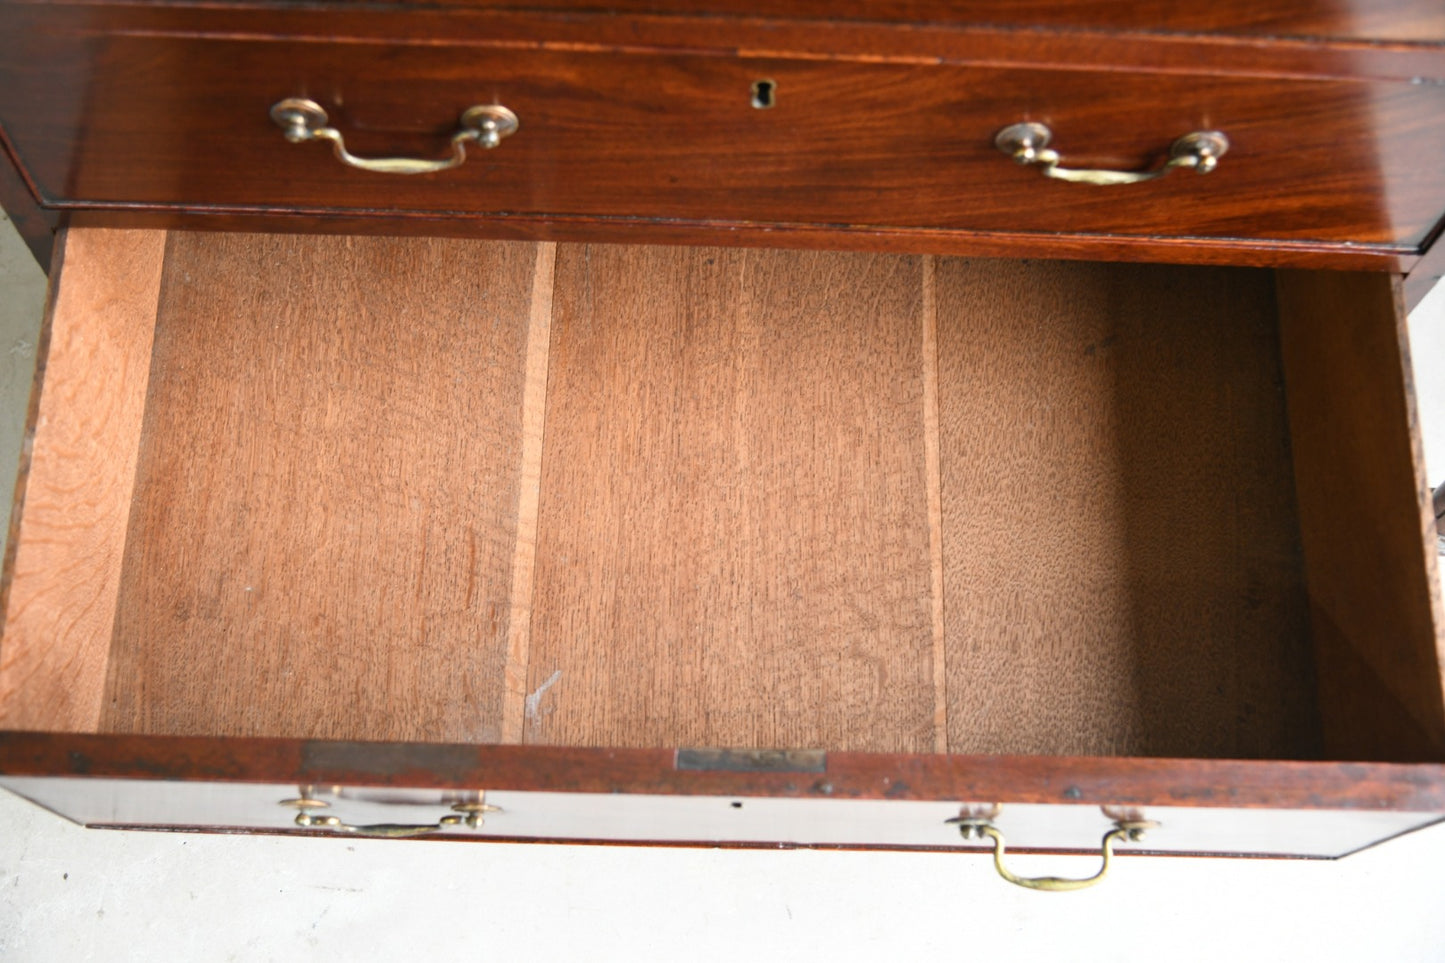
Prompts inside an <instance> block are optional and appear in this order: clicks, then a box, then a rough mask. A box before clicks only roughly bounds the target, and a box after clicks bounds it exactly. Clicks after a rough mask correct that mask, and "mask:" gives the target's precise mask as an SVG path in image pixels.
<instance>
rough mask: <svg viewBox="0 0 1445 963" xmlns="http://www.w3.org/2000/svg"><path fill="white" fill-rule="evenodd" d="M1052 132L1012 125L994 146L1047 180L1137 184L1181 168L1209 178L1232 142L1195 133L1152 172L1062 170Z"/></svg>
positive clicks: (1218, 135) (1035, 125)
mask: <svg viewBox="0 0 1445 963" xmlns="http://www.w3.org/2000/svg"><path fill="white" fill-rule="evenodd" d="M1053 137H1054V134H1053V131H1051V130H1049V129H1048V127H1046V126H1044V125H1043V124H1039V123H1034V122H1027V123H1022V124H1010V125H1009V126H1008V127H1005V128H1004V129H1003V130H1001V131H999V132H998V134H997V135H996V136H995V137H994V139H993V142H994V146H995V147H997V148H998V149H999V150H1001V151H1003V152H1004V153H1005V154H1008V155H1009V156H1010V157H1012V158H1013V159H1014V160H1015V161H1017V162H1018V163H1020V164H1031V165H1034V166H1036V167H1038V168H1039V170H1040V171H1041V172H1042V173H1043V175H1044V176H1045V177H1052V178H1053V179H1055V180H1059V181H1070V182H1072V183H1075V184H1097V185H1101V186H1103V185H1109V184H1137V183H1139V182H1140V181H1152V180H1155V179H1156V178H1160V177H1163V176H1164V175H1166V174H1168V173H1169V172H1170V171H1172V170H1175V169H1176V168H1180V167H1191V168H1193V169H1194V172H1195V173H1196V174H1208V173H1209V172H1210V171H1212V170H1214V169H1215V168H1216V167H1218V166H1219V158H1221V157H1223V156H1224V155H1225V153H1226V152H1227V151H1228V150H1229V138H1228V137H1226V136H1224V134H1223V133H1221V132H1220V131H1217V130H1196V131H1195V132H1194V133H1192V134H1185V135H1184V136H1183V137H1181V138H1179V139H1178V140H1176V141H1175V142H1174V143H1173V145H1172V146H1171V147H1170V148H1169V160H1168V161H1166V162H1165V164H1164V165H1163V166H1162V167H1158V168H1155V169H1154V170H1149V171H1111V170H1084V169H1078V168H1073V167H1060V166H1059V165H1060V164H1062V163H1063V162H1064V159H1063V158H1062V157H1060V156H1059V153H1058V151H1055V150H1051V149H1050V148H1049V141H1051V140H1053Z"/></svg>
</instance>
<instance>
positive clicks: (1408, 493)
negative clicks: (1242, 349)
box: [1279, 271, 1445, 760]
mask: <svg viewBox="0 0 1445 963" xmlns="http://www.w3.org/2000/svg"><path fill="white" fill-rule="evenodd" d="M1279 303H1280V340H1281V344H1282V346H1283V357H1284V365H1285V377H1286V383H1287V385H1288V388H1289V401H1290V404H1289V415H1290V432H1291V438H1292V445H1293V448H1294V456H1295V475H1296V484H1297V487H1298V490H1299V514H1300V528H1301V532H1302V535H1303V539H1304V552H1305V561H1306V565H1307V568H1308V572H1309V592H1310V621H1311V623H1312V626H1313V632H1314V638H1315V644H1316V648H1317V660H1318V663H1319V676H1320V704H1321V707H1322V711H1323V716H1324V725H1325V728H1324V733H1325V739H1326V748H1327V749H1328V751H1329V752H1330V753H1332V754H1334V755H1336V756H1337V757H1340V756H1343V757H1349V758H1366V759H1391V760H1397V759H1408V760H1414V759H1430V760H1441V759H1445V683H1442V673H1445V606H1442V603H1441V597H1440V571H1439V559H1438V556H1437V549H1436V545H1435V538H1434V533H1435V511H1434V506H1433V504H1432V500H1431V493H1430V488H1429V484H1428V482H1427V480H1426V477H1425V465H1424V457H1423V454H1422V450H1421V442H1420V435H1419V428H1418V425H1417V423H1416V418H1417V413H1416V410H1415V397H1414V386H1413V384H1412V375H1411V371H1412V368H1411V364H1410V353H1409V351H1410V349H1409V339H1408V335H1407V333H1406V328H1405V312H1404V306H1403V303H1402V300H1401V291H1400V285H1399V281H1398V280H1397V279H1394V278H1390V277H1386V276H1375V275H1351V274H1330V273H1325V272H1293V271H1291V272H1281V274H1280V275H1279Z"/></svg>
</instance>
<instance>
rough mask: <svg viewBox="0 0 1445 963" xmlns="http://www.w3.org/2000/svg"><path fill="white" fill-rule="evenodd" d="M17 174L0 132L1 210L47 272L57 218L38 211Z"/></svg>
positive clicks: (55, 214)
mask: <svg viewBox="0 0 1445 963" xmlns="http://www.w3.org/2000/svg"><path fill="white" fill-rule="evenodd" d="M20 171H21V168H20V162H19V161H18V160H16V159H15V154H14V152H13V151H12V150H11V147H10V143H9V141H8V140H6V138H5V132H4V131H3V130H0V208H4V210H5V214H6V215H7V216H8V217H9V218H10V223H12V224H14V225H15V230H16V231H18V232H19V233H20V237H21V238H22V239H23V240H24V241H25V246H26V247H28V248H30V253H31V254H33V255H34V256H35V260H36V262H37V263H38V264H39V265H40V269H41V270H42V271H47V272H48V271H49V270H50V259H51V256H52V254H53V252H54V250H55V230H56V224H57V220H58V217H59V214H58V213H57V212H55V211H48V210H44V209H42V208H41V207H40V201H39V199H38V198H37V197H36V196H35V193H34V192H33V191H32V190H31V189H30V185H29V184H28V183H26V181H25V178H24V177H23V175H22V174H21V172H20Z"/></svg>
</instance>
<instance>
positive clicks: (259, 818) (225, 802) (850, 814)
mask: <svg viewBox="0 0 1445 963" xmlns="http://www.w3.org/2000/svg"><path fill="white" fill-rule="evenodd" d="M0 785H3V786H4V787H5V788H7V789H9V790H11V791H12V792H15V793H16V794H18V795H20V796H23V797H25V798H27V799H29V800H31V801H33V802H36V803H39V804H40V805H42V806H44V807H46V808H47V809H50V810H52V811H54V812H57V813H59V814H61V815H63V816H66V817H68V818H70V819H73V820H74V821H76V822H79V823H82V824H84V825H88V826H95V827H118V828H144V827H150V828H175V829H205V830H218V831H219V830H228V829H229V830H235V829H246V830H251V831H260V832H306V831H313V832H314V831H322V832H329V833H333V834H337V835H342V836H356V835H360V836H376V837H388V836H390V837H392V838H395V837H397V836H401V835H408V836H417V835H435V836H444V837H446V838H449V839H490V840H496V841H509V840H510V841H526V840H536V839H553V840H574V841H580V842H607V843H690V844H695V845H705V846H716V845H739V846H758V847H765V848H775V847H777V846H779V845H784V846H788V845H792V846H804V847H846V848H851V847H859V848H875V847H876V848H888V849H951V850H959V851H978V850H979V849H980V848H981V844H980V843H978V842H975V841H966V840H964V839H963V838H961V836H960V833H959V831H958V828H957V826H956V825H955V823H954V822H951V820H955V819H956V818H957V817H958V816H959V815H960V813H975V812H987V813H988V815H989V822H990V823H991V824H992V825H993V826H995V827H996V828H997V829H998V830H999V832H1000V833H1002V834H1003V835H1004V837H1005V839H1006V841H1007V843H1008V845H1009V847H1010V848H1019V849H1024V850H1050V851H1065V852H1085V851H1089V850H1097V849H1098V848H1099V840H1100V838H1101V837H1102V836H1103V834H1104V833H1106V832H1108V831H1109V830H1110V829H1112V828H1113V826H1114V825H1115V822H1114V821H1115V817H1116V816H1117V815H1118V814H1117V813H1115V812H1113V811H1111V810H1110V809H1108V807H1104V808H1100V807H1098V806H1083V805H1080V806H1050V805H1037V804H1011V805H1005V806H995V805H992V804H987V805H978V804H972V805H970V804H968V803H964V804H960V803H958V802H948V801H940V802H909V801H886V800H844V799H775V798H766V797H763V798H758V797H746V796H658V795H645V794H644V795H618V794H613V793H607V794H602V793H553V792H496V791H487V792H484V793H483V792H479V791H472V792H466V791H449V790H424V789H411V790H402V789H393V788H387V787H368V786H326V787H313V786H295V785H285V784H254V783H253V784H243V783H194V782H192V783H184V782H158V781H145V780H127V779H94V778H92V779H85V778H81V779H76V778H70V779H62V778H45V777H7V778H3V779H0ZM298 800H304V801H306V802H308V803H311V804H313V805H312V806H303V808H302V811H303V812H304V813H306V814H307V815H309V816H310V817H312V818H315V819H317V820H318V822H319V819H324V818H326V817H333V818H334V819H335V820H337V821H339V824H335V825H332V826H329V827H328V826H325V825H319V826H315V828H310V829H308V828H307V827H298V825H297V821H296V816H297V812H298V809H297V806H298V805H299V804H300V803H298ZM478 804H484V805H486V806H487V807H495V808H494V809H492V808H489V809H488V810H487V811H486V812H485V813H483V815H482V819H481V821H480V825H478V826H467V825H465V824H461V825H456V824H451V825H448V824H444V823H443V822H442V821H443V820H444V819H445V818H446V817H448V816H451V815H452V814H453V813H455V812H458V811H459V810H460V811H465V810H466V808H467V807H468V806H469V805H470V806H472V807H473V808H474V809H475V808H478ZM1129 816H1130V817H1131V818H1134V819H1146V820H1148V821H1149V822H1152V823H1155V824H1157V825H1153V826H1151V827H1150V828H1149V829H1148V830H1147V832H1146V834H1145V835H1144V837H1143V838H1142V839H1140V840H1138V841H1137V842H1131V843H1128V844H1127V845H1126V844H1122V843H1121V844H1120V845H1119V846H1118V852H1119V853H1131V852H1132V853H1155V854H1186V853H1187V854H1201V855H1248V856H1299V857H1326V858H1332V857H1339V856H1346V855H1349V854H1350V853H1353V852H1355V851H1357V850H1359V849H1363V848H1364V847H1366V846H1370V845H1372V844H1375V843H1378V842H1381V841H1383V840H1386V839H1390V838H1391V837H1394V836H1397V835H1399V834H1401V833H1404V832H1409V831H1410V830H1413V829H1418V828H1420V827H1422V826H1426V825H1429V824H1431V823H1434V822H1436V821H1438V820H1439V819H1441V816H1440V814H1438V813H1427V812H1362V811H1359V810H1329V809H1307V810H1290V809H1252V810H1251V809H1200V808H1192V807H1182V806H1172V807H1171V806H1160V807H1152V808H1147V809H1142V810H1132V811H1131V812H1130V813H1129ZM313 825H315V824H313ZM429 829H430V830H431V831H430V832H428V830H429ZM1090 868H1092V867H1090Z"/></svg>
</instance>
